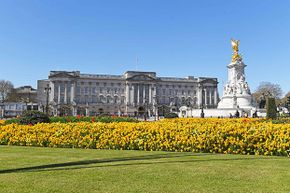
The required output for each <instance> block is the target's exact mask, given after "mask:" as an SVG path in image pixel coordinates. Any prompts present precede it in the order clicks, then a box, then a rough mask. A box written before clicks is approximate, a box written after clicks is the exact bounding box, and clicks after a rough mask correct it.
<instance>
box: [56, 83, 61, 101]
mask: <svg viewBox="0 0 290 193" xmlns="http://www.w3.org/2000/svg"><path fill="white" fill-rule="evenodd" d="M57 103H58V104H60V83H59V84H58V89H57Z"/></svg>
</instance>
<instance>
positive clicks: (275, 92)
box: [253, 82, 283, 102]
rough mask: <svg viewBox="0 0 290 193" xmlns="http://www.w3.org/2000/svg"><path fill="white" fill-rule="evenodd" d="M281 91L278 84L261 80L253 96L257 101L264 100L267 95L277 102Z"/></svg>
mask: <svg viewBox="0 0 290 193" xmlns="http://www.w3.org/2000/svg"><path fill="white" fill-rule="evenodd" d="M282 94H283V91H282V89H281V87H280V85H279V84H273V83H271V82H261V83H260V85H259V86H258V88H257V89H256V91H255V92H254V93H253V96H254V98H255V100H256V101H257V102H261V101H262V100H265V98H267V97H272V98H275V99H276V101H277V102H279V100H280V98H281V97H282Z"/></svg>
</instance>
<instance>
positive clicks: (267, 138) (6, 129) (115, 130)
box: [0, 118, 290, 156]
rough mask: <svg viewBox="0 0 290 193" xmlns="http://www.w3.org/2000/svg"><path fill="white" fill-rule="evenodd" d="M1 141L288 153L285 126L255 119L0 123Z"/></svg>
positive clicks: (287, 126) (289, 146)
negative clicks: (0, 124) (33, 123)
mask: <svg viewBox="0 0 290 193" xmlns="http://www.w3.org/2000/svg"><path fill="white" fill-rule="evenodd" d="M0 144H1V145H23V146H45V147H73V148H96V149H120V150H146V151H159V150H160V151H181V152H182V151H191V152H212V153H226V154H227V153H230V154H256V155H282V156H290V150H289V149H290V124H273V123H271V122H267V121H260V120H258V119H242V118H240V119H217V118H208V119H198V118H184V119H164V120H161V121H156V122H139V123H128V122H120V123H98V122H96V123H88V122H79V123H50V124H48V123H42V124H36V125H33V126H32V125H18V124H9V125H2V126H0Z"/></svg>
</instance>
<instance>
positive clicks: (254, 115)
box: [230, 110, 258, 118]
mask: <svg viewBox="0 0 290 193" xmlns="http://www.w3.org/2000/svg"><path fill="white" fill-rule="evenodd" d="M239 117H240V112H239V111H238V110H237V111H236V113H235V114H234V116H233V115H232V113H230V118H239ZM243 117H245V118H248V117H249V115H248V113H246V112H245V113H244V114H243ZM252 117H253V118H258V112H257V111H255V112H254V113H253V114H252Z"/></svg>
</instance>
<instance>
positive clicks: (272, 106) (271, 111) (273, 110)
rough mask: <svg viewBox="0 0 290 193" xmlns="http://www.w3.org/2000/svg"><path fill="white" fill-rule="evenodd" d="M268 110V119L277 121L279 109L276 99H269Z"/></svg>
mask: <svg viewBox="0 0 290 193" xmlns="http://www.w3.org/2000/svg"><path fill="white" fill-rule="evenodd" d="M266 108H267V118H268V119H276V118H277V107H276V102H275V99H274V98H268V99H267V102H266Z"/></svg>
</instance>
